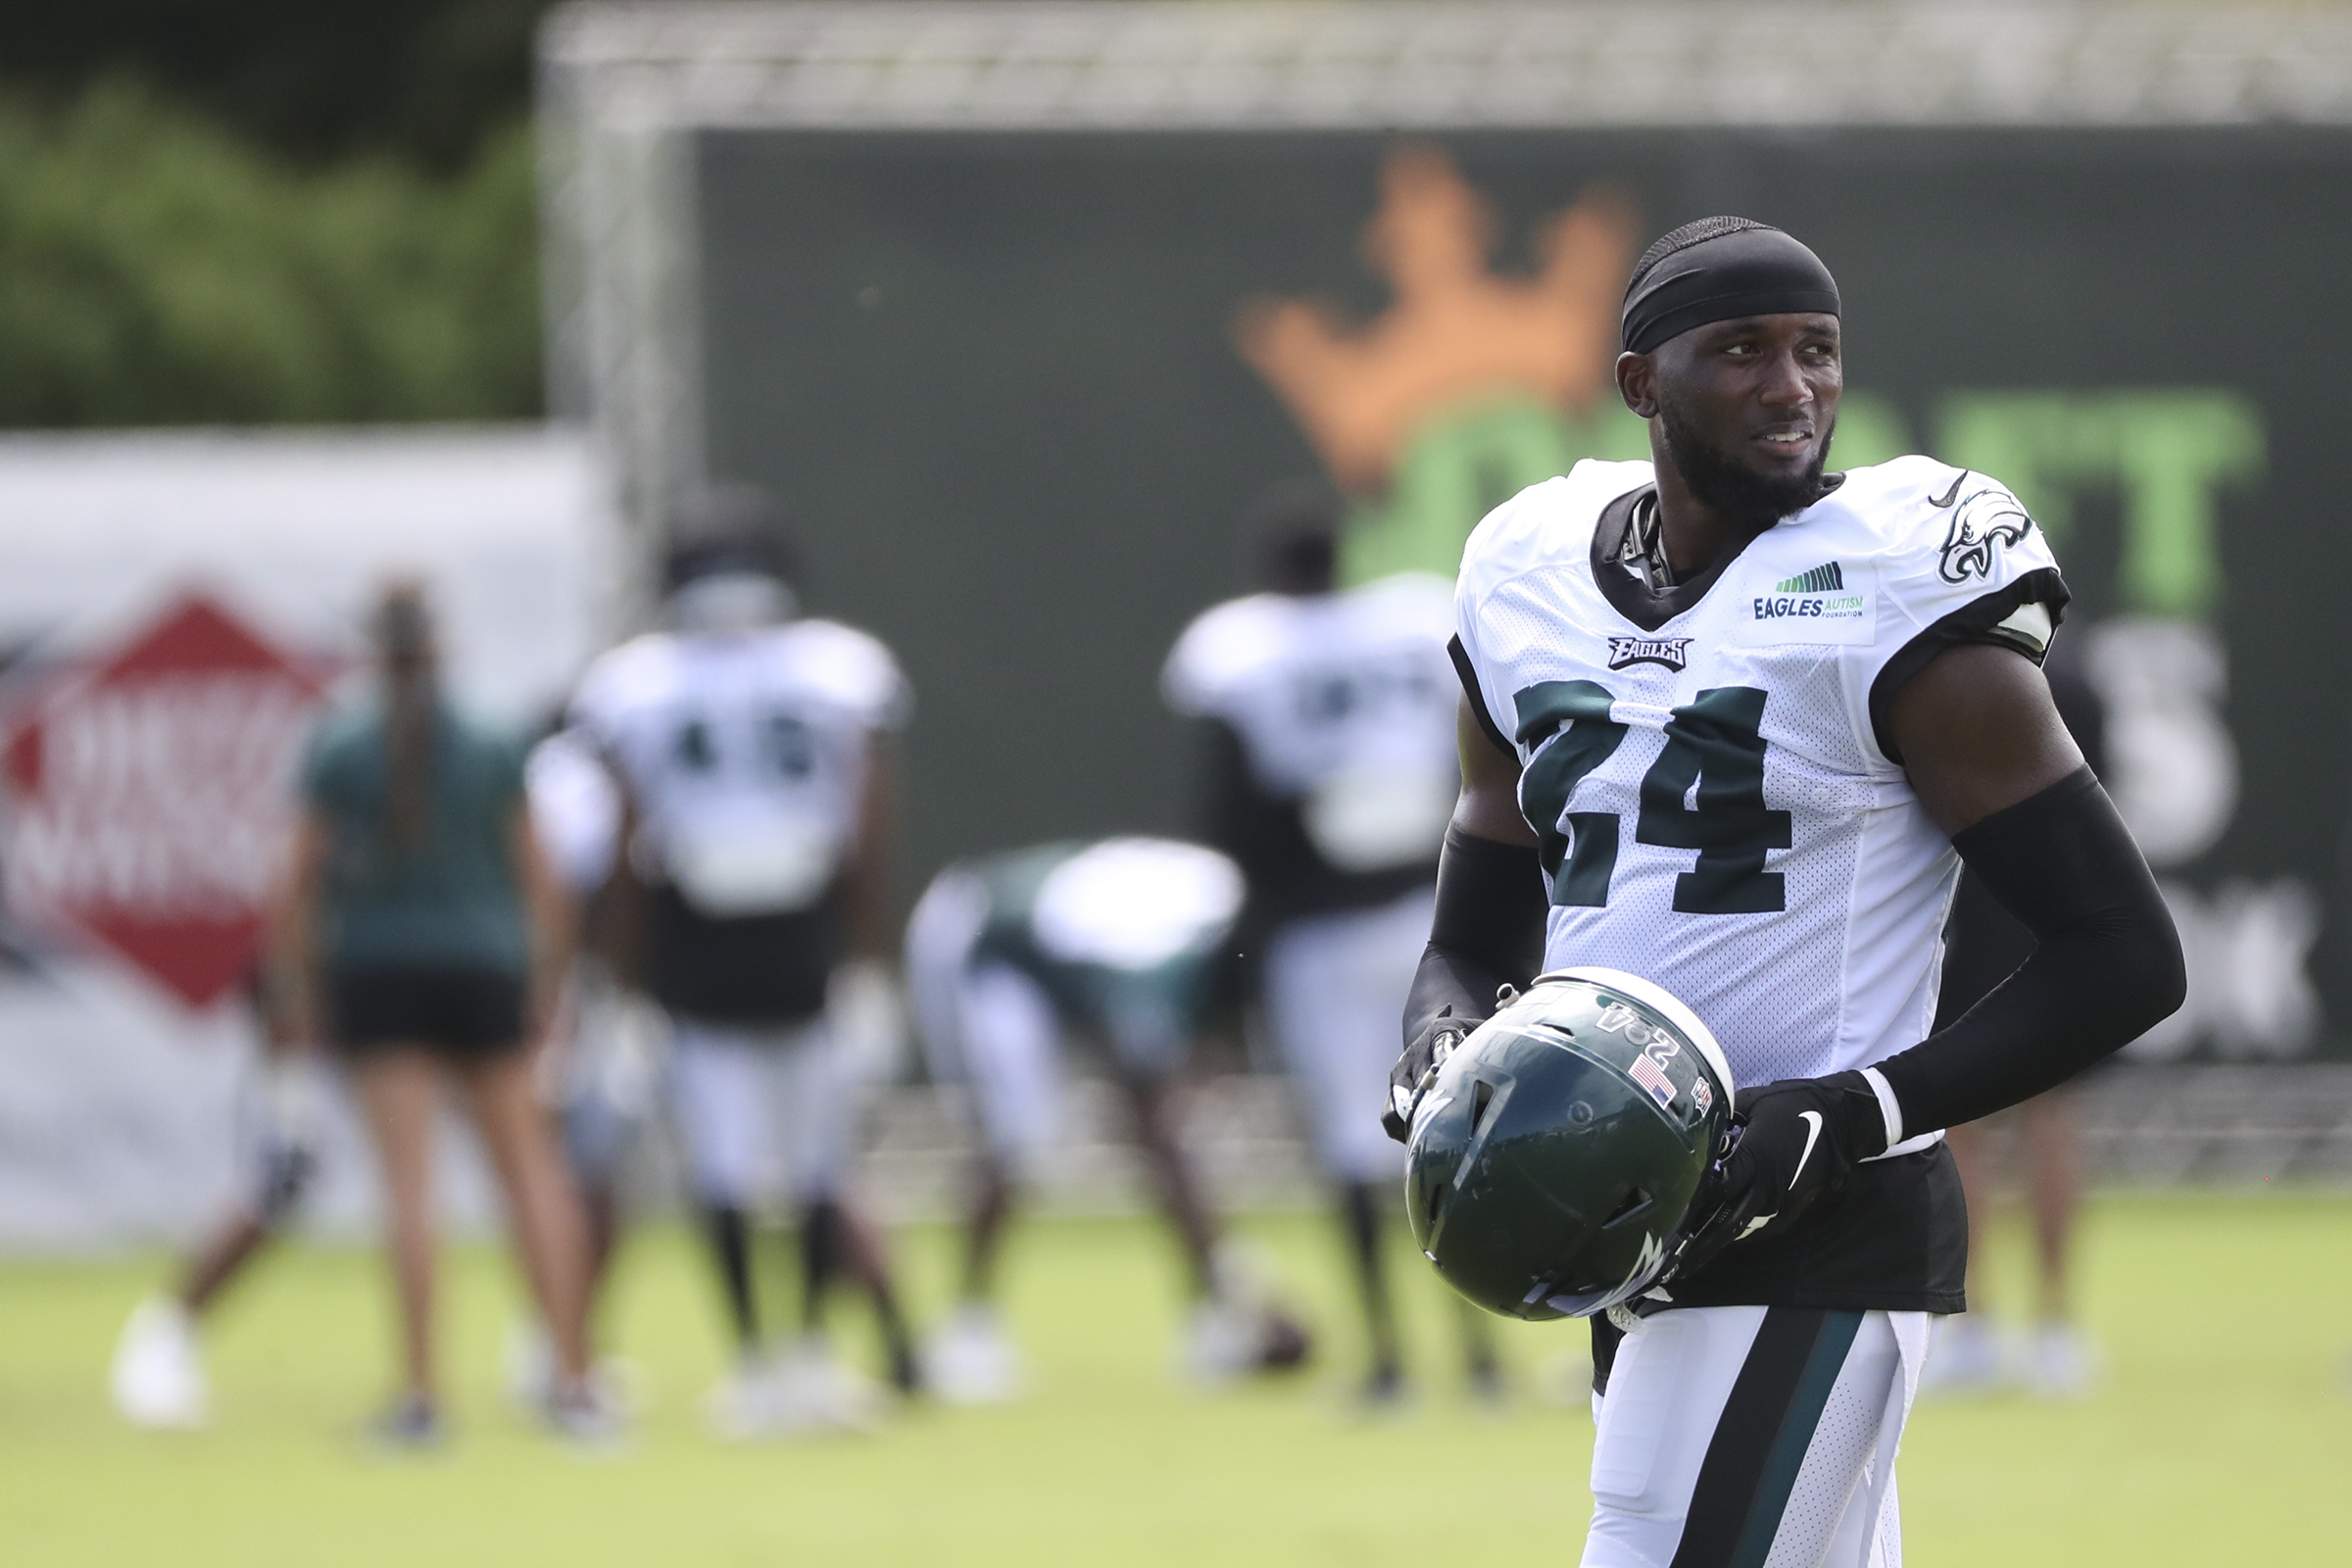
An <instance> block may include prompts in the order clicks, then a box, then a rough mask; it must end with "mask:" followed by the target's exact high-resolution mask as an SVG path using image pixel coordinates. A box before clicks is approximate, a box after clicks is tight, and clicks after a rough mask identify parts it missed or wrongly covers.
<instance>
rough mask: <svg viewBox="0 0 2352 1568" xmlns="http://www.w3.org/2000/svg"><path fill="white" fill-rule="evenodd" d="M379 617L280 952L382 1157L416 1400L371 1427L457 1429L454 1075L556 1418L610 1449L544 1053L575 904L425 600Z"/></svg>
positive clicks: (329, 753)
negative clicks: (470, 703) (545, 1339)
mask: <svg viewBox="0 0 2352 1568" xmlns="http://www.w3.org/2000/svg"><path fill="white" fill-rule="evenodd" d="M373 629H374V635H375V644H376V655H377V674H378V679H377V685H376V690H375V693H374V694H373V699H372V700H371V701H369V702H367V703H365V704H362V705H360V706H358V707H355V708H353V709H351V710H350V711H345V712H342V713H339V714H337V715H335V716H333V717H331V718H329V719H328V720H327V721H326V723H325V724H324V725H323V726H322V728H321V730H320V732H319V735H318V736H317V738H316V739H315V741H314V743H313V746H312V750H311V755H310V758H309V760H308V761H307V764H306V766H305V770H304V775H303V799H304V808H305V809H304V814H303V820H302V825H301V828H300V830H299V833H298V835H297V839H296V845H295V851H294V856H293V860H292V865H291V868H290V871H289V875H288V880H287V886H286V889H285V891H284V894H283V896H282V899H281V902H280V907H279V909H278V912H277V915H276V918H275V921H274V943H273V947H274V952H273V955H272V960H273V962H272V968H273V973H272V987H273V990H274V992H275V995H276V998H277V1000H278V1001H279V1003H280V1004H281V1005H283V1006H284V1007H285V1008H286V1009H287V1010H286V1023H285V1025H284V1027H285V1029H286V1031H287V1032H288V1034H289V1035H291V1036H292V1037H293V1038H296V1039H304V1040H308V1039H324V1040H327V1041H329V1042H331V1043H332V1044H333V1046H334V1047H335V1049H336V1050H337V1052H338V1053H339V1054H341V1056H342V1058H343V1060H344V1062H345V1064H346V1065H347V1066H348V1068H349V1069H350V1071H351V1074H352V1077H353V1080H354V1082H355V1083H356V1084H357V1086H358V1089H359V1099H360V1103H361V1106H362V1108H363V1111H364V1113H365V1117H366V1121H367V1124H368V1132H369V1134H370V1136H371V1138H372V1141H373V1142H374V1144H375V1147H376V1152H377V1154H378V1156H379V1158H380V1160H381V1164H382V1171H383V1178H384V1196H385V1206H386V1210H387V1215H386V1219H387V1241H388V1246H389V1250H390V1254H391V1263H392V1272H393V1279H394V1284H395V1287H396V1293H397V1296H398V1299H399V1308H400V1321H401V1330H402V1346H401V1348H402V1368H401V1370H402V1391H401V1394H400V1396H399V1397H398V1399H397V1400H396V1401H395V1402H394V1404H393V1405H392V1407H391V1408H390V1409H388V1410H387V1411H386V1412H385V1413H384V1414H383V1416H382V1417H381V1418H380V1419H379V1420H378V1421H377V1422H376V1423H375V1425H374V1428H373V1433H374V1436H375V1437H376V1438H377V1439H379V1440H380V1441H382V1442H384V1443H386V1444H389V1445H393V1446H429V1445H431V1444H434V1443H437V1442H438V1441H439V1440H440V1439H441V1437H442V1433H443V1423H442V1415H441V1402H440V1384H439V1377H438V1373H437V1369H436V1366H435V1362H434V1354H433V1324H432V1307H433V1246H434V1235H433V1232H434V1216H433V1192H432V1174H433V1134H434V1122H435V1115H436V1112H437V1110H438V1108H439V1105H440V1103H441V1099H442V1096H443V1095H444V1093H445V1092H446V1091H448V1090H449V1089H451V1088H453V1087H454V1088H455V1089H457V1090H458V1091H459V1092H460V1094H459V1098H460V1100H461V1102H462V1103H464V1105H465V1106H466V1110H467V1111H468V1113H469V1114H470V1116H471V1119H472V1121H473V1124H474V1126H475V1128H476V1130H477V1131H478V1133H479V1134H480V1137H481V1140H482V1145H483V1148H484V1151H485V1152H487V1154H488V1155H489V1163H490V1167H491V1169H492V1171H493V1172H494V1174H495V1175H496V1177H497V1180H498V1184H499V1187H500V1189H501V1192H502V1194H503V1196H504V1198H505V1200H506V1206H507V1212H508V1215H509V1217H510V1222H511V1224H512V1227H513V1239H514V1244H515V1252H516V1254H517V1256H518V1258H519V1260H520V1262H521V1264H522V1269H523V1273H524V1276H525V1277H526V1278H527V1279H528V1281H529V1283H530V1289H531V1293H532V1296H533V1297H534V1299H535V1301H536V1304H537V1306H538V1309H539V1313H540V1316H541V1318H542V1319H543V1320H544V1321H545V1323H546V1324H547V1326H548V1330H549V1334H550V1337H551V1339H552V1340H553V1342H554V1348H555V1360H556V1368H557V1375H556V1378H555V1381H554V1385H553V1387H552V1389H551V1391H550V1396H549V1399H548V1402H547V1405H546V1407H545V1411H544V1414H545V1416H546V1418H547V1420H548V1421H549V1423H550V1425H551V1426H553V1427H554V1428H555V1429H557V1430H559V1431H561V1432H564V1433H565V1434H566V1435H568V1436H570V1437H572V1438H574V1439H578V1440H583V1441H597V1440H601V1439H604V1438H608V1437H610V1436H612V1435H613V1429H614V1420H615V1418H614V1414H613V1411H612V1410H611V1408H610V1407H609V1406H608V1404H607V1403H606V1402H605V1401H604V1399H603V1398H602V1397H600V1396H599V1394H598V1393H597V1391H596V1389H595V1387H594V1385H593V1384H592V1383H591V1381H590V1379H589V1377H588V1351H587V1343H586V1330H585V1316H586V1314H585V1309H584V1307H585V1291H584V1279H583V1274H584V1271H583V1268H582V1252H583V1246H582V1234H581V1230H582V1228H581V1220H580V1209H579V1202H578V1200H577V1198H576V1197H575V1195H574V1194H573V1191H572V1187H571V1183H570V1181H569V1179H568V1177H567V1176H566V1174H565V1172H564V1161H563V1157H562V1155H561V1153H560V1152H559V1151H558V1149H557V1145H556V1137H555V1130H554V1127H553V1125H552V1123H551V1120H550V1118H549V1116H548V1115H547V1112H546V1108H545V1106H544V1105H543V1104H542V1103H541V1102H540V1100H539V1097H538V1095H537V1093H536V1090H535V1087H534V1084H533V1081H532V1064H531V1057H530V1054H529V1050H528V1044H529V1043H530V1042H531V1041H533V1040H536V1039H537V1038H539V1036H540V1034H541V1032H542V1030H543V1029H544V1027H545V1024H546V1022H547V1021H548V1018H549V1016H550V1013H551V1011H552V1005H553V1001H554V997H555V992H556V984H557V982H558V980H559V978H560V976H561V974H562V972H563V964H564V951H565V948H566V946H567V938H566V935H565V930H564V926H565V921H564V904H563V899H562V895H561V893H560V892H559V891H558V890H557V889H556V888H555V886H554V884H553V879H552V876H551V874H550V873H549V871H548V869H547V867H546V864H545V861H544V859H543V857H542V855H541V852H540V848H539V845H538V841H537V838H536V836H535V835H534V833H533V832H532V829H531V824H530V820H529V816H528V812H527V809H526V807H525V804H524V798H523V787H522V759H521V756H520V754H519V752H518V750H517V749H516V748H515V747H514V746H512V745H510V744H508V743H507V742H505V741H503V740H499V739H494V738H493V737H491V736H489V735H487V734H485V733H484V732H483V731H481V730H480V729H478V728H476V727H475V726H474V725H472V724H471V723H469V722H467V721H466V720H465V719H463V718H461V717H460V716H459V715H458V714H457V713H456V712H455V711H452V710H451V708H450V707H449V705H448V704H447V703H446V702H444V701H443V699H442V696H441V693H440V689H439V682H438V679H437V673H436V666H437V660H436V655H435V648H434V638H433V631H432V624H431V617H430V614H429V612H428V610H427V608H426V605H425V601H424V598H423V595H422V593H421V591H420V590H418V589H417V588H416V587H414V586H410V585H396V586H394V587H393V588H391V589H389V590H388V591H387V592H386V593H385V595H384V597H383V599H382V601H381V603H380V605H379V606H378V608H377V610H376V613H375V617H374V627H373Z"/></svg>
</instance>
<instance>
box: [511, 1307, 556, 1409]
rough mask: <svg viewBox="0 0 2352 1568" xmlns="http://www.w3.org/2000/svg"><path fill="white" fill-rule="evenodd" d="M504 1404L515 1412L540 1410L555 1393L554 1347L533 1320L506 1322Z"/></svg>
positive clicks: (512, 1319) (545, 1331)
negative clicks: (506, 1403) (505, 1396)
mask: <svg viewBox="0 0 2352 1568" xmlns="http://www.w3.org/2000/svg"><path fill="white" fill-rule="evenodd" d="M502 1358H503V1359H504V1361H505V1363H506V1367H505V1373H506V1385H507V1402H508V1403H509V1404H512V1405H514V1406H515V1409H517V1410H544V1409H546V1408H547V1406H548V1402H549V1401H550V1400H551V1399H553V1398H554V1397H555V1394H556V1347H555V1344H554V1342H553V1341H551V1340H549V1339H548V1337H547V1330H546V1329H545V1328H544V1327H542V1326H541V1325H540V1323H539V1321H538V1320H537V1319H536V1318H527V1317H517V1318H510V1319H508V1320H507V1344H506V1349H505V1352H504V1355H503V1357H502Z"/></svg>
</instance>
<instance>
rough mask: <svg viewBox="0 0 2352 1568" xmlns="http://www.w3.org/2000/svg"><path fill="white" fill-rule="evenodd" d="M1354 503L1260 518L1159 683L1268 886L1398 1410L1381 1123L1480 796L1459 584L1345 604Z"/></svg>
mask: <svg viewBox="0 0 2352 1568" xmlns="http://www.w3.org/2000/svg"><path fill="white" fill-rule="evenodd" d="M1343 505H1344V504H1343V503H1342V501H1341V500H1340V498H1339V496H1338V495H1337V494H1335V493H1333V492H1331V491H1330V490H1328V489H1326V488H1323V487H1321V486H1311V487H1309V486H1302V487H1298V488H1293V489H1288V490H1284V491H1280V492H1277V493H1275V494H1273V495H1271V496H1269V497H1267V498H1266V499H1265V500H1263V501H1261V502H1260V503H1259V505H1258V507H1257V509H1256V512H1255V515H1253V516H1252V517H1251V519H1250V527H1249V533H1250V546H1251V552H1252V555H1253V557H1254V561H1253V564H1254V568H1255V573H1256V576H1257V578H1258V582H1259V586H1260V588H1261V590H1262V591H1261V592H1258V593H1254V594H1251V595H1250V596H1249V597H1248V598H1244V599H1237V600H1233V601H1231V602H1230V603H1227V604H1223V605H1219V606H1217V607H1216V608H1215V609H1213V610H1211V611H1208V612H1207V613H1204V614H1202V615H1201V617H1200V618H1199V619H1197V620H1195V621H1194V622H1193V623H1192V625H1191V626H1189V627H1188V628H1186V630H1185V633H1184V635H1183V637H1181V638H1180V639H1179V640H1178V641H1177V644H1176V648H1175V651H1174V652H1173V653H1172V654H1171V655H1170V656H1169V658H1168V662H1167V668H1166V670H1165V672H1164V675H1163V678H1162V685H1163V689H1164V691H1165V695H1166V697H1167V700H1168V703H1169V705H1170V706H1171V707H1173V708H1174V709H1175V710H1176V711H1178V712H1181V713H1186V714H1190V715H1193V716H1195V717H1197V718H1199V719H1201V721H1202V722H1203V726H1204V727H1205V729H1206V731H1207V743H1206V744H1207V752H1208V767H1207V770H1206V776H1207V788H1206V792H1205V793H1206V802H1205V806H1206V809H1205V811H1204V812H1203V815H1204V817H1205V827H1206V832H1207V837H1208V839H1209V842H1210V843H1212V844H1214V845H1215V846H1216V847H1217V848H1218V849H1220V850H1222V851H1224V852H1225V853H1226V854H1227V855H1228V856H1230V857H1232V858H1233V859H1234V861H1235V862H1236V863H1237V864H1238V865H1240V867H1241V868H1242V873H1243V875H1244V877H1245V878H1246V879H1247V880H1248V883H1249V889H1250V898H1249V903H1248V905H1247V907H1246V911H1245V915H1244V919H1243V922H1242V935H1241V938H1240V946H1241V947H1242V948H1243V950H1244V951H1245V952H1247V953H1249V954H1251V955H1255V956H1258V963H1257V966H1256V967H1257V972H1258V973H1259V974H1260V975H1261V976H1262V981H1263V993H1264V1001H1265V1018H1266V1021H1267V1024H1268V1025H1269V1027H1270V1030H1271V1033H1272V1035H1273V1038H1274V1042H1275V1045H1276V1047H1277V1048H1278V1049H1279V1051H1280V1053H1281V1055H1282V1059H1283V1062H1284V1064H1285V1066H1286V1067H1287V1068H1288V1069H1289V1072H1290V1074H1291V1078H1292V1082H1293V1083H1294V1085H1295V1086H1296V1088H1297V1092H1298V1099H1299V1106H1300V1109H1301V1110H1302V1111H1303V1112H1304V1115H1305V1118H1306V1122H1307V1128H1308V1131H1309V1133H1310V1135H1311V1137H1312V1139H1313V1143H1314V1148H1315V1152H1316V1155H1317V1157H1318V1159H1319V1160H1320V1161H1321V1163H1322V1166H1323V1169H1324V1172H1325V1174H1326V1175H1327V1176H1328V1177H1329V1178H1330V1179H1331V1181H1332V1183H1333V1185H1334V1187H1335V1188H1336V1189H1337V1193H1338V1198H1339V1207H1340V1215H1341V1220H1342V1223H1343V1226H1344V1228H1345V1234H1346V1237H1347V1242H1348V1256H1349V1260H1350V1262H1351V1264H1352V1266H1353V1269H1354V1276H1355V1281H1356V1288H1357V1292H1358V1295H1359V1297H1360V1299H1361V1300H1362V1304H1363V1309H1364V1320H1365V1324H1366V1326H1367V1329H1368V1330H1369V1338H1370V1343H1371V1356H1372V1365H1371V1371H1370V1374H1369V1376H1368V1377H1367V1379H1366V1380H1365V1384H1364V1397H1365V1398H1366V1400H1367V1402H1369V1403H1372V1404H1386V1403H1390V1402H1393V1401H1395V1400H1396V1399H1397V1398H1398V1397H1400V1396H1401V1394H1402V1393H1403V1388H1404V1384H1403V1362H1402V1354H1401V1350H1400V1348H1399V1345H1398V1340H1397V1315H1396V1311H1395V1308H1394V1306H1393V1304H1392V1301H1391V1295H1390V1282H1389V1278H1388V1270H1387V1267H1386V1264H1385V1262H1384V1258H1383V1252H1382V1232H1383V1229H1384V1222H1393V1221H1394V1219H1395V1218H1396V1217H1397V1212H1398V1210H1397V1202H1398V1193H1399V1191H1400V1188H1399V1178H1400V1177H1401V1175H1402V1172H1403V1169H1404V1156H1403V1152H1402V1151H1400V1150H1399V1149H1397V1146H1396V1145H1395V1144H1393V1143H1391V1142H1390V1141H1389V1140H1388V1139H1387V1138H1385V1137H1384V1136H1382V1134H1381V1131H1380V1128H1379V1125H1378V1124H1377V1122H1376V1121H1375V1120H1374V1118H1373V1117H1372V1116H1370V1115H1367V1114H1365V1110H1364V1107H1365V1106H1367V1105H1371V1106H1378V1105H1380V1104H1381V1103H1383V1102H1384V1101H1385V1099H1386V1096H1387V1092H1388V1077H1389V1067H1390V1065H1391V1064H1392V1063H1393V1062H1394V1061H1395V1060H1396V1054H1397V1015H1398V1013H1399V1012H1401V1011H1402V1009H1403V1006H1404V999H1405V995H1406V993H1407V992H1408V991H1410V990H1411V988H1412V983H1413V969H1414V966H1415V965H1416V964H1418V963H1419V962H1420V960H1421V950H1422V948H1423V946H1424V945H1425V944H1426V943H1427V941H1428V938H1429V920H1430V907H1431V901H1432V899H1433V898H1434V897H1435V884H1436V881H1437V871H1438V848H1439V845H1440V844H1441V843H1442V842H1443V841H1444V839H1445V835H1446V818H1447V817H1448V816H1450V815H1451V814H1452V811H1453V802H1454V797H1455V795H1456V793H1457V792H1458V790H1459V788H1460V782H1461V780H1460V775H1459V773H1458V772H1457V770H1456V764H1455V760H1454V747H1453V710H1454V704H1455V703H1456V701H1457V700H1458V699H1457V697H1456V695H1455V694H1456V691H1457V689H1458V688H1457V686H1456V683H1455V681H1454V677H1453V666H1452V664H1451V662H1450V661H1448V660H1447V658H1446V638H1447V637H1448V636H1450V635H1451V632H1452V627H1453V591H1452V587H1451V585H1450V584H1448V583H1446V581H1445V580H1444V579H1443V578H1439V577H1433V576H1425V575H1417V574H1408V575H1403V576H1397V577H1391V578H1388V579H1386V580H1384V581H1381V582H1375V583H1371V584H1368V585H1365V586H1363V587H1359V588H1351V589H1348V590H1346V591H1344V592H1343V591H1340V590H1338V589H1337V587H1336V584H1335V581H1334V574H1335V566H1336V555H1337V549H1338V544H1339V530H1340V523H1341V516H1342V510H1343ZM1462 1315H1463V1323H1464V1326H1465V1332H1466V1334H1467V1336H1468V1339H1469V1352H1470V1353H1469V1363H1470V1366H1469V1372H1470V1379H1471V1384H1472V1387H1473V1388H1474V1389H1475V1390H1477V1391H1478V1392H1479V1393H1480V1394H1482V1395H1484V1396H1486V1397H1495V1395H1497V1394H1498V1393H1499V1392H1500V1387H1501V1385H1500V1379H1499V1376H1498V1373H1497V1369H1496V1366H1495V1356H1494V1350H1493V1347H1492V1343H1491V1339H1490V1337H1489V1336H1488V1334H1487V1333H1486V1331H1485V1327H1484V1323H1483V1320H1481V1319H1480V1318H1479V1316H1478V1314H1476V1313H1475V1312H1473V1311H1471V1310H1469V1308H1468V1307H1467V1304H1466V1303H1465V1304H1464V1305H1463V1314H1462Z"/></svg>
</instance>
